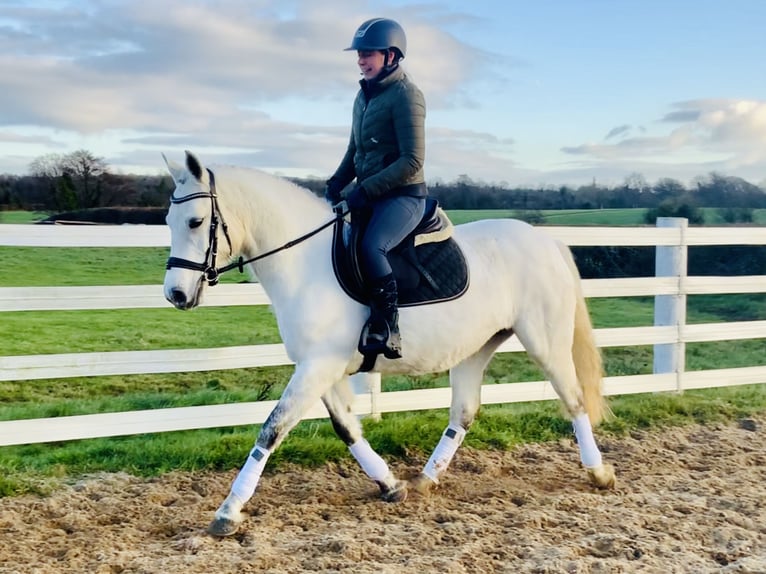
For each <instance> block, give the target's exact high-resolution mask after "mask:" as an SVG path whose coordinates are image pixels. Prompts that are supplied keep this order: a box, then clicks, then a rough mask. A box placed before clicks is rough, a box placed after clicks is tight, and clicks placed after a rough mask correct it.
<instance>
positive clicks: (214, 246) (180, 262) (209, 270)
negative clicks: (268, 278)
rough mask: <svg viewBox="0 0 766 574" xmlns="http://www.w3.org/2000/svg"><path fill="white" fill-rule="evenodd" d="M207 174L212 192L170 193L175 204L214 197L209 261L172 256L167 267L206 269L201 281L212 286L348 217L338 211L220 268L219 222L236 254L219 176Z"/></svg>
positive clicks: (211, 200)
mask: <svg viewBox="0 0 766 574" xmlns="http://www.w3.org/2000/svg"><path fill="white" fill-rule="evenodd" d="M207 173H208V175H209V177H210V191H209V192H199V193H191V194H189V195H185V196H183V197H176V196H175V192H173V194H171V196H170V203H174V204H179V203H186V202H187V201H191V200H192V199H205V198H208V197H209V198H210V204H211V215H210V231H209V233H208V247H207V251H206V252H205V261H204V262H203V263H197V262H196V261H190V260H189V259H182V258H181V257H169V258H168V262H167V264H166V265H165V269H172V268H174V267H176V268H180V269H191V270H192V271H201V272H202V277H201V280H202V281H207V283H208V285H210V286H211V287H213V286H214V285H216V284H218V279H219V276H220V275H221V273H226V272H227V271H231V270H232V269H239V272H240V273H243V272H244V267H245V265H247V264H248V263H253V262H255V261H258V260H259V259H263V258H265V257H268V256H269V255H273V254H275V253H278V252H279V251H283V250H285V249H289V248H290V247H293V246H294V245H297V244H298V243H301V242H302V241H305V240H306V239H308V238H309V237H313V236H314V235H316V234H317V233H319V232H320V231H322V230H323V229H325V228H327V227H329V226H330V225H332V224H334V223H335V222H336V221H338V220H339V219H342V218H343V216H344V213H343V211H342V210H336V211H335V217H334V218H333V219H331V220H330V221H328V222H326V223H323V224H322V225H321V226H319V227H317V228H316V229H314V230H312V231H309V232H308V233H306V234H305V235H301V236H300V237H298V238H297V239H293V240H291V241H288V242H287V243H285V244H284V245H281V246H279V247H277V248H275V249H272V250H271V251H267V252H266V253H261V254H260V255H256V256H255V257H251V258H250V259H243V258H242V257H239V259H237V261H235V262H233V263H229V264H228V265H224V266H223V267H216V265H215V261H216V257H217V255H218V225H219V224H220V225H221V229H222V230H223V235H224V237H225V238H226V243H228V244H229V254H230V255H231V254H233V248H232V246H231V239H230V238H229V228H228V227H227V225H226V222H225V221H224V220H223V215H222V214H221V209H220V207H218V195H217V194H216V191H215V175H214V174H213V172H212V171H210V169H208V170H207Z"/></svg>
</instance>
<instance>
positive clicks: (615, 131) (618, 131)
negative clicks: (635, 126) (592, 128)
mask: <svg viewBox="0 0 766 574" xmlns="http://www.w3.org/2000/svg"><path fill="white" fill-rule="evenodd" d="M630 129H631V126H630V125H629V124H624V125H621V126H617V127H615V128H612V129H611V130H609V133H608V134H606V138H605V139H612V138H615V137H617V136H621V135H625V134H627V133H628V132H629V131H630Z"/></svg>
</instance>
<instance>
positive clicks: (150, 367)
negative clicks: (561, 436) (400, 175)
mask: <svg viewBox="0 0 766 574" xmlns="http://www.w3.org/2000/svg"><path fill="white" fill-rule="evenodd" d="M546 231H547V232H548V233H549V234H551V235H552V236H554V237H556V238H557V239H560V240H562V241H564V242H565V243H567V244H568V245H570V246H594V245H604V246H656V247H657V274H658V276H656V277H642V278H620V279H588V280H584V281H583V288H584V292H585V295H586V297H630V296H639V295H650V296H654V297H655V321H654V323H655V324H654V325H653V326H647V327H626V328H611V329H597V330H596V341H597V344H598V345H599V346H600V347H611V346H635V345H652V346H653V347H654V350H655V362H654V373H653V374H649V375H630V376H619V377H607V378H606V379H605V381H604V391H605V393H606V394H608V395H614V394H632V393H644V392H658V391H677V390H683V389H694V388H709V387H723V386H732V385H743V384H752V383H764V382H766V365H762V366H754V367H742V368H735V369H715V370H705V371H692V372H689V371H686V370H685V361H684V353H685V344H686V343H690V342H708V341H719V340H740V339H760V338H766V321H744V322H742V321H740V322H727V323H707V324H694V325H689V324H687V323H686V320H685V318H686V315H685V303H686V296H687V295H700V294H714V293H715V294H718V293H762V292H766V276H764V275H753V276H740V277H688V276H687V275H686V252H687V249H688V247H693V246H709V245H766V228H762V227H738V228H729V227H726V228H688V227H687V226H686V220H679V219H671V218H663V219H661V220H660V221H658V227H656V228H650V227H646V228H644V227H641V228H626V227H548V228H546ZM167 245H169V233H168V231H167V228H165V227H159V226H158V227H154V226H114V227H112V226H38V225H0V246H33V247H161V246H167ZM268 303H269V299H268V297H267V296H266V294H265V293H264V292H263V289H262V288H261V286H260V285H258V284H236V285H234V284H223V285H220V286H218V287H216V289H213V290H210V292H209V293H208V294H207V297H206V302H205V305H207V306H233V305H266V304H268ZM167 305H168V304H167V302H166V301H165V300H164V298H163V295H162V288H161V286H159V285H138V286H108V287H107V286H87V287H0V312H10V311H51V310H95V309H131V308H160V307H166V306H167ZM499 351H500V352H519V351H523V349H522V347H521V345H520V344H519V342H518V340H517V339H516V338H515V337H514V338H512V339H511V340H509V341H508V342H506V343H505V344H504V345H502V346H501V347H500V349H499ZM765 357H766V355H765ZM288 364H290V360H289V358H288V357H287V353H286V352H285V349H284V346H283V345H281V344H272V345H254V346H239V347H219V348H212V349H193V350H188V349H187V350H155V351H114V352H100V353H71V354H49V355H25V356H5V357H0V381H34V380H39V379H59V378H62V379H63V378H67V377H88V376H102V375H131V374H140V373H144V374H146V373H170V372H189V371H207V370H218V369H230V368H244V367H267V366H278V365H288ZM30 384H32V383H30ZM357 384H358V386H359V388H363V387H364V388H365V390H364V392H360V393H359V394H358V395H357V397H356V401H355V403H354V405H353V409H354V411H355V412H356V413H357V414H360V415H365V414H372V415H373V416H379V415H380V413H384V412H396V411H403V410H421V409H432V408H444V407H447V406H449V403H450V392H449V389H446V388H437V389H421V390H413V391H397V392H384V393H382V392H380V379H379V377H376V376H363V377H361V378H359V379H358V381H357ZM553 398H555V393H554V392H553V389H552V387H551V385H550V383H548V382H547V381H533V382H523V383H506V384H498V385H487V386H484V387H483V388H482V403H483V404H493V403H510V402H520V401H537V400H549V399H553ZM274 405H275V401H262V402H257V403H237V404H228V405H209V406H199V407H183V408H170V409H153V410H145V411H132V412H121V413H100V414H92V415H81V416H68V417H56V418H45V419H32V420H17V421H0V446H2V445H12V444H25V443H38V442H52V441H60V440H72V439H81V438H94V437H104V436H118V435H126V434H138V433H148V432H164V431H174V430H184V429H197V428H213V427H221V426H235V425H245V424H258V423H262V422H264V421H265V419H266V417H267V416H268V414H269V412H270V411H271V409H272V408H273V407H274ZM326 416H327V412H326V410H325V409H324V407H323V406H322V405H321V404H319V405H317V406H316V407H314V408H313V409H312V410H311V411H310V412H309V413H308V414H307V415H306V417H305V418H323V417H326Z"/></svg>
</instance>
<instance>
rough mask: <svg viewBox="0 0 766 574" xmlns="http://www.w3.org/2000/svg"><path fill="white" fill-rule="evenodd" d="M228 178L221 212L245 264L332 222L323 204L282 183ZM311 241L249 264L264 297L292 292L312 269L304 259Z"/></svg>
mask: <svg viewBox="0 0 766 574" xmlns="http://www.w3.org/2000/svg"><path fill="white" fill-rule="evenodd" d="M231 175H233V176H234V178H233V179H230V180H229V182H228V186H227V190H226V195H227V198H229V201H227V208H228V211H230V212H231V213H232V214H233V218H234V219H236V221H237V226H238V227H239V233H240V234H241V242H240V245H239V250H240V251H241V253H242V254H243V256H244V257H245V259H248V258H250V257H257V256H258V255H261V254H264V253H267V252H269V251H271V250H274V249H278V248H280V247H282V246H283V245H285V244H286V243H288V242H291V241H294V240H296V239H298V238H299V237H302V236H303V235H305V234H306V233H309V232H310V231H312V230H314V229H316V228H318V227H320V226H321V225H322V224H323V223H326V222H327V221H329V220H330V219H331V218H332V211H331V210H330V209H329V207H328V206H327V205H326V204H325V203H324V202H323V201H321V200H320V199H319V198H317V197H315V196H313V195H312V194H311V192H309V191H307V190H305V189H303V188H300V187H298V186H296V185H294V184H292V183H291V182H289V181H287V180H283V179H280V178H277V177H274V176H270V175H268V174H265V173H262V172H256V171H253V172H250V171H244V170H243V171H239V170H238V171H237V172H234V173H232V174H231ZM230 192H231V195H229V194H230ZM221 199H222V201H223V196H222V197H221ZM315 241H317V239H316V238H314V237H312V238H310V239H307V240H306V241H305V242H303V243H300V244H298V245H296V246H295V247H291V248H288V249H285V250H283V251H279V252H278V253H276V254H274V255H270V256H268V257H266V258H264V259H261V260H260V261H258V262H257V263H256V264H255V271H256V275H257V276H258V280H259V281H260V282H261V284H262V285H263V287H264V289H265V290H266V291H267V293H269V296H270V298H272V299H273V298H274V297H275V296H277V295H278V294H279V293H286V292H289V291H292V290H294V289H295V288H296V284H297V285H298V286H299V285H300V284H301V283H302V282H303V281H304V279H305V278H304V277H303V275H304V274H305V273H306V272H307V270H308V269H309V268H311V267H313V265H310V264H308V261H306V259H307V258H309V257H310V256H311V255H310V254H311V253H312V252H313V251H314V249H313V248H314V247H315V246H316V244H315Z"/></svg>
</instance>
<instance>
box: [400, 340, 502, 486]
mask: <svg viewBox="0 0 766 574" xmlns="http://www.w3.org/2000/svg"><path fill="white" fill-rule="evenodd" d="M511 335H512V331H511V330H510V329H509V330H507V331H501V332H499V333H497V334H496V335H495V336H493V337H492V338H491V339H490V340H489V341H487V343H485V344H484V346H483V347H482V348H481V349H480V350H479V351H477V352H476V353H474V354H473V355H471V356H470V357H468V358H467V359H465V360H464V361H462V362H461V363H459V364H457V365H455V366H454V367H452V369H450V373H449V377H450V387H451V388H452V403H451V405H450V415H449V424H448V425H447V428H446V429H445V430H444V433H442V436H441V439H439V443H438V444H437V445H436V448H435V449H434V451H433V453H432V454H431V457H430V458H429V459H428V462H427V463H426V465H425V467H424V468H423V471H422V472H421V473H420V474H419V475H418V476H417V477H416V478H414V479H413V480H412V488H413V489H414V490H415V491H416V492H418V493H419V494H421V495H426V494H428V492H429V491H430V490H431V488H432V487H433V486H434V485H436V484H438V483H439V478H440V477H441V476H442V475H443V474H444V473H445V472H446V470H447V467H448V466H449V464H450V462H452V457H454V456H455V453H456V452H457V449H458V447H459V446H460V444H461V443H462V442H463V438H465V435H466V433H467V432H468V429H469V428H470V426H471V424H473V421H474V419H475V417H476V413H477V412H478V410H479V407H480V406H481V383H482V380H483V378H484V370H485V369H486V368H487V365H488V364H489V361H490V360H491V359H492V356H493V355H494V354H495V351H496V350H497V348H498V347H499V346H500V345H501V344H502V343H503V341H505V340H506V339H508V338H509V337H510V336H511Z"/></svg>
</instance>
